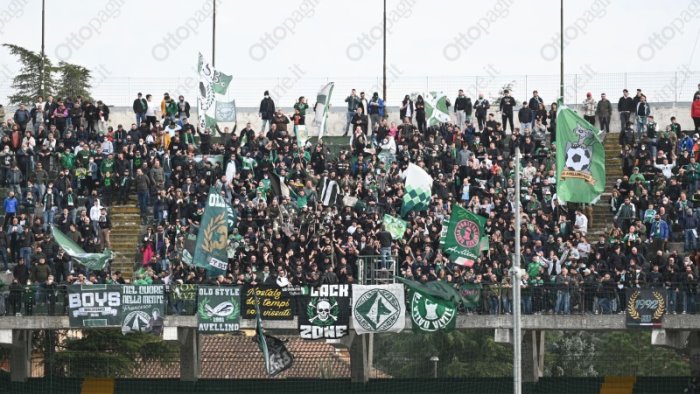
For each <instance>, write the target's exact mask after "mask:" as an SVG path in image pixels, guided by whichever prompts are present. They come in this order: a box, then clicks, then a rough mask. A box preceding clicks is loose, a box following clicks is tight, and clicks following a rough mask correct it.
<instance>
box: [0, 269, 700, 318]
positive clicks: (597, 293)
mask: <svg viewBox="0 0 700 394" xmlns="http://www.w3.org/2000/svg"><path fill="white" fill-rule="evenodd" d="M364 257H372V258H376V257H378V256H364ZM366 261H367V260H366V259H360V260H358V271H360V272H362V268H367V267H368V266H367V264H368V263H366ZM371 271H372V270H370V272H371ZM375 271H377V272H379V273H387V274H391V273H392V270H391V269H389V270H387V271H383V270H375ZM368 275H369V274H368ZM358 283H362V284H388V283H394V279H393V275H379V276H375V277H374V280H372V277H371V276H364V277H362V276H361V275H358ZM642 287H651V288H654V289H659V290H662V291H664V292H665V295H666V303H667V310H668V313H669V314H676V313H677V314H682V313H688V314H697V313H700V298H699V297H698V290H699V289H698V285H688V284H687V283H671V284H665V285H658V286H651V285H646V286H642ZM457 288H458V290H459V292H460V293H461V295H462V298H463V300H464V303H463V304H462V305H461V306H460V312H461V313H465V314H472V315H504V314H510V313H512V310H513V304H512V301H511V295H512V293H511V287H510V286H507V285H502V284H499V283H495V284H484V283H479V284H474V283H467V284H462V285H460V286H458V287H457ZM626 289H627V288H625V287H623V288H622V289H619V288H617V287H616V290H615V291H614V292H608V293H605V292H602V291H601V289H600V288H599V287H597V286H596V287H589V286H587V285H585V284H580V285H575V286H572V287H570V288H568V289H567V290H563V289H561V288H559V287H557V285H556V284H553V283H552V284H549V283H545V284H541V285H533V286H527V287H523V288H522V303H521V307H522V311H523V314H526V315H527V314H545V315H546V314H618V313H623V312H624V308H625V305H626V301H627V300H626V296H625V291H626ZM165 290H166V312H167V314H169V315H194V314H195V313H196V312H197V285H189V284H184V285H177V286H166V287H165ZM67 298H68V291H67V287H66V286H65V285H61V286H58V287H57V289H56V290H55V291H54V290H47V289H44V288H42V287H41V286H37V285H26V286H22V287H21V289H14V290H12V291H9V292H8V291H5V292H2V293H0V311H3V310H4V311H5V315H7V316H64V315H66V314H67V309H66V306H67ZM567 299H568V302H567ZM2 316H3V314H1V313H0V318H2Z"/></svg>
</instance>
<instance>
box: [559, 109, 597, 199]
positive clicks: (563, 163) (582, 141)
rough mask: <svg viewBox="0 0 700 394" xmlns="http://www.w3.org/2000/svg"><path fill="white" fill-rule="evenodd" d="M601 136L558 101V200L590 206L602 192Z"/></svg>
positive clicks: (594, 128)
mask: <svg viewBox="0 0 700 394" xmlns="http://www.w3.org/2000/svg"><path fill="white" fill-rule="evenodd" d="M603 136H604V133H603V132H602V131H600V130H598V129H597V128H596V127H595V126H593V125H591V124H590V123H588V122H587V121H586V120H585V119H583V118H582V117H581V116H579V115H578V114H577V113H576V112H574V111H573V110H571V109H569V108H568V107H567V106H565V105H564V104H563V103H562V102H561V101H560V102H559V109H558V110H557V138H556V143H557V197H558V198H559V199H560V200H562V201H565V202H580V203H586V204H589V203H591V202H593V201H594V200H595V199H597V198H598V197H599V196H600V195H601V194H602V193H603V190H604V189H605V147H604V146H603V140H602V138H603Z"/></svg>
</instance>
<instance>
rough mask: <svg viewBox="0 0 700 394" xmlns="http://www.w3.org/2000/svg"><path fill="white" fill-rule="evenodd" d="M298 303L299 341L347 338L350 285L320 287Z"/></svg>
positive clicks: (301, 298)
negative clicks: (302, 339)
mask: <svg viewBox="0 0 700 394" xmlns="http://www.w3.org/2000/svg"><path fill="white" fill-rule="evenodd" d="M297 300H298V303H299V305H298V307H297V308H298V314H299V316H298V318H299V336H300V337H302V338H304V339H321V338H331V339H332V338H342V337H344V336H346V335H348V324H349V322H350V285H321V286H319V287H318V288H311V291H310V294H309V295H307V296H300V297H297Z"/></svg>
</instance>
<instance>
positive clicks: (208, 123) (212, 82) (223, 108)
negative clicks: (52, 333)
mask: <svg viewBox="0 0 700 394" xmlns="http://www.w3.org/2000/svg"><path fill="white" fill-rule="evenodd" d="M197 73H198V76H199V95H198V96H197V115H198V116H199V128H200V129H201V130H202V131H204V129H206V128H208V129H210V130H211V131H212V134H213V133H215V132H216V130H217V122H218V121H221V122H224V121H228V120H224V119H230V118H231V117H233V119H234V121H235V116H236V104H235V101H230V100H225V97H226V93H227V92H228V86H229V84H230V83H231V79H232V78H233V77H231V76H230V75H227V74H224V73H222V72H220V71H218V70H216V69H215V68H214V67H213V66H212V65H210V64H209V63H205V62H204V56H202V54H201V53H200V54H199V60H198V62H197Z"/></svg>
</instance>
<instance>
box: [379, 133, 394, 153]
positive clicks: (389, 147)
mask: <svg viewBox="0 0 700 394" xmlns="http://www.w3.org/2000/svg"><path fill="white" fill-rule="evenodd" d="M379 147H380V148H382V151H386V152H387V153H390V154H392V155H395V154H396V141H394V139H393V138H391V137H385V138H384V139H383V140H382V142H381V143H380V144H379Z"/></svg>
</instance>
